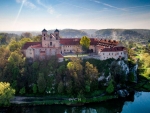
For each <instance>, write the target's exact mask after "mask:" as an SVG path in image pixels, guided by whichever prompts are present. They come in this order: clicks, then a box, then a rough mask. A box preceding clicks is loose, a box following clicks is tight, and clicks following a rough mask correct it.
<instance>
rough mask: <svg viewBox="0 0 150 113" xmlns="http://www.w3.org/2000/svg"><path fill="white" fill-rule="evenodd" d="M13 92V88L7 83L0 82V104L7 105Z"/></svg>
mask: <svg viewBox="0 0 150 113" xmlns="http://www.w3.org/2000/svg"><path fill="white" fill-rule="evenodd" d="M14 94H15V90H14V89H12V88H11V87H10V84H9V83H6V82H0V105H9V101H10V99H11V98H12V97H13V96H14Z"/></svg>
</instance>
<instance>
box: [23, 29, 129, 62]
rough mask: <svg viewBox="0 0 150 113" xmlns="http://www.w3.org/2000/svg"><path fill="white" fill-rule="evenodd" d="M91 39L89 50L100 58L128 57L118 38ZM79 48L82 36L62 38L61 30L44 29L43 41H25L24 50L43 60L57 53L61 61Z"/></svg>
mask: <svg viewBox="0 0 150 113" xmlns="http://www.w3.org/2000/svg"><path fill="white" fill-rule="evenodd" d="M90 41H91V42H90V47H89V50H90V51H91V52H93V53H95V54H96V55H97V56H98V58H99V59H100V60H105V59H108V58H114V59H118V58H119V57H124V58H127V53H126V48H125V47H123V46H119V42H118V41H116V40H106V39H98V38H90ZM77 48H80V49H81V46H80V38H60V36H59V30H57V29H56V30H55V31H54V33H50V34H48V33H47V30H45V29H43V31H42V41H41V42H27V43H25V44H24V46H23V47H22V52H23V53H24V55H25V56H26V58H31V59H33V60H36V59H40V60H42V59H46V58H50V57H51V56H52V55H56V56H57V58H58V60H59V62H61V61H63V55H64V54H67V53H75V52H76V49H77Z"/></svg>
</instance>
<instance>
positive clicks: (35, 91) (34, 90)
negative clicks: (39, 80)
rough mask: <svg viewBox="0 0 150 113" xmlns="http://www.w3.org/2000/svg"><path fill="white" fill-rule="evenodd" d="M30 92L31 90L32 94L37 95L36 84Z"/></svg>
mask: <svg viewBox="0 0 150 113" xmlns="http://www.w3.org/2000/svg"><path fill="white" fill-rule="evenodd" d="M32 90H33V93H34V94H36V93H37V85H36V84H33V87H32Z"/></svg>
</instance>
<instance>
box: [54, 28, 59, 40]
mask: <svg viewBox="0 0 150 113" xmlns="http://www.w3.org/2000/svg"><path fill="white" fill-rule="evenodd" d="M54 35H55V37H56V40H59V38H60V37H59V30H58V29H56V30H55V31H54Z"/></svg>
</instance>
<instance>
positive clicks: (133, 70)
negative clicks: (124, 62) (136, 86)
mask: <svg viewBox="0 0 150 113" xmlns="http://www.w3.org/2000/svg"><path fill="white" fill-rule="evenodd" d="M137 69H138V60H137V62H136V65H135V66H134V67H132V68H131V69H130V73H132V74H133V75H134V80H133V82H135V83H137Z"/></svg>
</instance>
